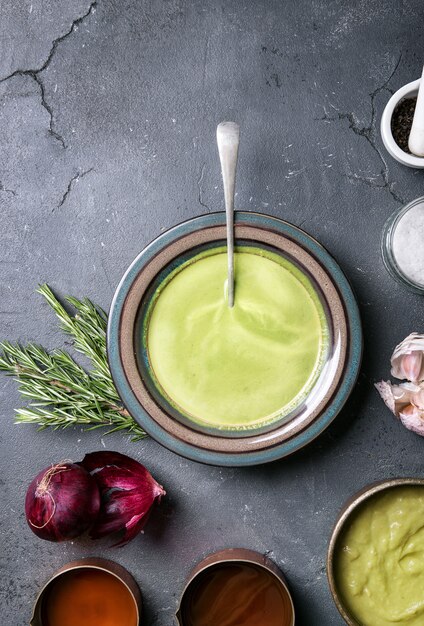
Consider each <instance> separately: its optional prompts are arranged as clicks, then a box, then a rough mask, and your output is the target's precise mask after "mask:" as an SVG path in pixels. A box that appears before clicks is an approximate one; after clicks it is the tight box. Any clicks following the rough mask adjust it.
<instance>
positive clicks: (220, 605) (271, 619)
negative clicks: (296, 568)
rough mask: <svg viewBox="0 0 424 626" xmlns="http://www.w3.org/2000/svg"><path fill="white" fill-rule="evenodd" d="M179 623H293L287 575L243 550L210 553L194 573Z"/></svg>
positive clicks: (205, 625) (276, 625) (236, 625)
mask: <svg viewBox="0 0 424 626" xmlns="http://www.w3.org/2000/svg"><path fill="white" fill-rule="evenodd" d="M176 623H177V624H178V626H218V624H225V625H226V626H262V625H263V626H294V623H295V611H294V605H293V601H292V598H291V595H290V592H289V589H288V587H287V583H286V581H285V578H284V576H283V574H282V572H281V571H280V569H279V568H278V567H277V566H276V565H275V563H274V562H273V561H271V560H270V559H269V558H268V557H266V556H264V555H262V554H259V553H258V552H254V551H252V550H245V549H227V550H223V551H221V552H216V553H214V554H211V555H209V556H208V557H206V558H205V559H204V560H203V561H201V562H200V563H199V564H198V565H197V566H196V567H195V569H194V570H193V572H192V573H191V576H190V578H189V580H188V582H187V585H186V587H185V589H184V591H183V594H182V597H181V600H180V606H179V609H178V612H177V615H176Z"/></svg>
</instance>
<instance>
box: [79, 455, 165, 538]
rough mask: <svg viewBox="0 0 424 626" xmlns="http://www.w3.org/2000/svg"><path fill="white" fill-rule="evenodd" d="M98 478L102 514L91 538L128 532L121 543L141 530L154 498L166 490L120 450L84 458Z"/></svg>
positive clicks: (87, 466) (87, 465)
mask: <svg viewBox="0 0 424 626" xmlns="http://www.w3.org/2000/svg"><path fill="white" fill-rule="evenodd" d="M81 465H82V467H84V468H85V469H86V470H87V471H88V472H90V473H91V475H92V476H93V477H94V478H95V479H96V481H97V484H98V487H99V490H100V497H101V505H100V513H99V516H98V518H97V520H96V521H95V523H94V526H93V527H92V528H91V531H90V537H92V538H93V539H97V538H99V537H105V536H106V535H109V534H111V533H116V532H118V531H125V533H124V536H123V537H122V539H121V541H119V542H118V543H117V544H115V545H119V546H122V545H124V544H126V543H128V541H131V539H134V537H135V536H136V535H137V534H138V533H139V532H140V531H141V530H142V528H143V527H144V525H145V523H146V522H147V519H148V515H149V512H150V510H151V507H152V505H153V504H154V502H155V500H156V499H158V500H160V498H161V496H164V495H165V493H166V492H165V491H164V489H163V487H162V486H161V485H159V484H158V483H157V482H156V481H155V479H154V478H153V476H152V475H151V474H150V473H149V472H148V471H147V469H146V468H145V467H144V466H143V465H141V464H140V463H138V461H135V460H134V459H131V458H130V457H128V456H126V455H125V454H120V453H119V452H106V451H101V452H92V453H91V454H86V455H85V457H84V459H83V460H82V461H81Z"/></svg>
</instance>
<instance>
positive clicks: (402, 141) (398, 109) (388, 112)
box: [380, 79, 424, 169]
mask: <svg viewBox="0 0 424 626" xmlns="http://www.w3.org/2000/svg"><path fill="white" fill-rule="evenodd" d="M419 86H420V79H418V80H414V81H412V83H408V84H407V85H404V86H403V87H401V88H400V89H398V90H397V91H396V92H395V93H394V94H393V96H392V97H391V98H390V100H389V101H388V103H387V104H386V108H385V109H384V111H383V115H382V117H381V124H380V130H381V138H382V139H383V143H384V146H385V148H386V150H387V152H388V153H389V154H390V155H391V156H392V157H393V158H394V159H396V161H399V163H402V164H403V165H406V166H407V167H415V168H418V169H423V168H424V157H419V156H415V155H414V154H411V152H410V150H409V147H408V139H409V133H410V131H411V127H412V120H413V118H414V111H415V104H416V102H417V95H418V89H419Z"/></svg>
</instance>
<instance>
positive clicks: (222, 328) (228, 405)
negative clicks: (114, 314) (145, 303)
mask: <svg viewBox="0 0 424 626" xmlns="http://www.w3.org/2000/svg"><path fill="white" fill-rule="evenodd" d="M226 277H227V255H226V252H225V251H220V252H215V253H213V254H209V255H203V256H202V255H198V256H197V257H195V258H194V259H191V260H190V262H187V263H186V264H185V265H182V266H180V267H179V268H178V269H177V270H176V271H174V273H172V274H171V275H170V276H169V277H168V279H167V280H165V281H164V283H163V284H162V285H161V286H160V287H159V288H158V290H157V293H156V294H155V296H154V298H153V304H152V308H151V313H150V316H149V320H148V325H147V331H146V332H147V336H146V343H147V346H148V358H149V361H150V364H151V368H152V370H153V375H154V377H155V378H156V381H157V383H158V385H159V387H160V388H161V390H162V391H163V393H164V394H165V396H166V397H167V398H168V399H169V401H170V402H171V404H173V405H174V406H175V407H176V408H178V409H179V410H180V411H181V412H182V413H183V414H185V415H186V416H188V417H189V418H190V419H191V420H193V421H195V422H197V423H198V424H201V425H205V426H208V427H214V428H220V429H248V428H256V427H260V426H263V425H265V424H268V423H272V422H273V421H275V420H278V419H281V418H282V417H284V416H285V415H287V414H288V413H289V412H290V411H292V410H293V409H294V408H295V407H296V406H297V405H298V404H299V403H300V402H301V401H302V400H304V399H305V397H306V396H307V394H308V392H309V391H310V390H311V388H312V386H313V385H314V383H315V381H316V379H317V376H318V374H319V372H320V370H321V367H322V365H323V362H324V361H325V358H326V354H327V349H328V335H329V333H328V327H327V322H326V316H325V313H324V309H323V306H322V304H321V301H320V299H319V297H318V295H317V292H316V289H315V287H314V286H313V284H312V282H311V281H310V279H309V278H308V277H307V276H306V275H305V274H304V273H303V272H302V271H301V270H300V269H299V268H298V267H297V266H296V265H295V264H294V263H292V262H291V261H289V260H287V259H285V258H282V257H280V256H279V255H277V254H274V253H271V252H267V251H264V250H260V249H255V248H249V247H245V248H239V249H237V252H236V253H235V303H234V307H232V308H229V307H228V303H227V300H226V295H225V288H224V286H225V281H226Z"/></svg>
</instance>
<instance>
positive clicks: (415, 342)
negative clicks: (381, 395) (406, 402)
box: [390, 333, 424, 382]
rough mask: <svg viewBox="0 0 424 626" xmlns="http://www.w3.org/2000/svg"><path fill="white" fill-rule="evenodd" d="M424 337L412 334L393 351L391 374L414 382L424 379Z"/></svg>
mask: <svg viewBox="0 0 424 626" xmlns="http://www.w3.org/2000/svg"><path fill="white" fill-rule="evenodd" d="M423 353H424V335H421V334H419V333H411V334H410V335H408V337H406V338H405V339H404V340H403V341H402V342H401V343H400V344H398V345H397V346H396V348H395V349H394V351H393V354H392V358H391V359H390V361H391V364H392V369H391V374H392V376H394V377H395V378H399V379H401V380H403V379H407V380H410V381H413V382H417V381H420V380H423V378H424V358H423Z"/></svg>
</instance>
